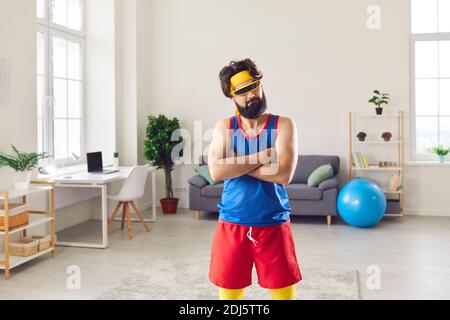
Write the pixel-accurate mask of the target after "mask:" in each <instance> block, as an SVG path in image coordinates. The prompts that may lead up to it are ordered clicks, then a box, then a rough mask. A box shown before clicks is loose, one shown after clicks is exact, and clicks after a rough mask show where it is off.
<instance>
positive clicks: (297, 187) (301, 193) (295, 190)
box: [286, 183, 322, 200]
mask: <svg viewBox="0 0 450 320" xmlns="http://www.w3.org/2000/svg"><path fill="white" fill-rule="evenodd" d="M286 192H287V194H288V196H289V200H320V199H322V190H321V189H319V188H310V187H308V185H307V184H304V183H294V184H290V185H288V186H286Z"/></svg>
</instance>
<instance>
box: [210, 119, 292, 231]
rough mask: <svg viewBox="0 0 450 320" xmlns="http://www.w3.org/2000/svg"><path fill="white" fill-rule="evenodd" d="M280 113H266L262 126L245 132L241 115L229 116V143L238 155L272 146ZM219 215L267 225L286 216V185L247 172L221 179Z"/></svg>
mask: <svg viewBox="0 0 450 320" xmlns="http://www.w3.org/2000/svg"><path fill="white" fill-rule="evenodd" d="M278 120H279V116H275V115H272V114H268V117H267V121H266V125H265V127H264V130H263V131H262V132H261V133H260V134H259V135H257V136H248V135H246V133H245V131H244V130H243V129H242V125H241V119H240V116H234V117H232V118H230V122H229V126H230V129H231V130H230V132H231V133H232V140H231V141H232V143H231V147H232V148H233V150H234V151H235V152H236V154H237V156H238V157H240V156H245V155H249V154H253V153H257V152H260V151H263V150H265V149H268V148H272V147H275V141H276V138H277V129H278ZM217 207H218V208H219V212H220V216H219V219H220V220H223V221H228V222H232V223H237V224H241V225H246V226H270V225H277V224H281V223H284V222H286V221H287V220H289V215H290V213H291V208H290V206H289V198H288V196H287V193H286V188H285V186H284V185H282V184H277V183H272V182H266V181H262V180H259V179H256V178H254V177H252V176H249V175H243V176H240V177H238V178H234V179H226V180H225V181H224V190H223V193H222V198H221V200H220V203H219V204H218V205H217Z"/></svg>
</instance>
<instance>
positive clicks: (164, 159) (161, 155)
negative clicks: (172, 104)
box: [144, 115, 183, 213]
mask: <svg viewBox="0 0 450 320" xmlns="http://www.w3.org/2000/svg"><path fill="white" fill-rule="evenodd" d="M179 129H181V127H180V122H179V120H178V119H177V118H173V119H168V118H167V117H166V116H164V115H159V116H158V117H155V116H149V117H148V125H147V131H146V136H147V138H146V140H145V145H144V148H145V149H144V157H145V159H146V160H148V161H150V162H151V163H152V165H154V166H156V167H157V168H158V169H163V170H164V174H165V182H166V197H165V198H163V199H160V202H161V207H162V211H163V213H176V212H177V206H178V200H179V199H178V198H174V196H173V184H172V171H173V169H174V165H175V164H174V160H177V159H174V157H175V156H174V155H172V151H173V149H174V147H175V146H177V145H179V144H180V143H183V138H182V137H179V138H178V140H175V141H174V140H172V134H173V132H174V131H176V130H179ZM182 156H183V149H181V151H180V154H179V157H182Z"/></svg>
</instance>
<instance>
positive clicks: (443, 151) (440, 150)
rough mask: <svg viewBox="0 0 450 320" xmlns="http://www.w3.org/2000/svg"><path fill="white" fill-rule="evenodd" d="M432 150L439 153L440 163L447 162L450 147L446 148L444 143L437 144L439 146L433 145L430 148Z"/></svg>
mask: <svg viewBox="0 0 450 320" xmlns="http://www.w3.org/2000/svg"><path fill="white" fill-rule="evenodd" d="M430 152H431V153H434V154H436V155H437V158H438V162H439V163H444V162H445V157H446V156H447V155H448V153H449V152H450V148H445V147H444V146H442V145H437V146H434V147H432V148H431V149H430Z"/></svg>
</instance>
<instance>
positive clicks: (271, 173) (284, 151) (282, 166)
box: [248, 117, 298, 185]
mask: <svg viewBox="0 0 450 320" xmlns="http://www.w3.org/2000/svg"><path fill="white" fill-rule="evenodd" d="M275 150H276V156H275V158H276V161H275V162H272V163H267V164H264V165H263V166H260V167H258V168H256V169H255V170H253V171H251V172H249V173H248V175H250V176H252V177H254V178H257V179H260V180H263V181H266V182H273V183H278V184H285V185H287V184H289V183H290V182H291V181H292V178H293V176H294V172H295V168H296V167H297V162H298V137H297V126H296V124H295V122H293V121H292V120H291V119H290V118H283V117H280V119H279V123H278V138H277V140H276V142H275Z"/></svg>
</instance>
